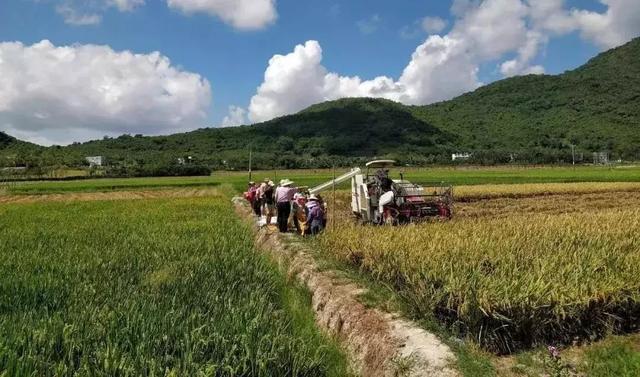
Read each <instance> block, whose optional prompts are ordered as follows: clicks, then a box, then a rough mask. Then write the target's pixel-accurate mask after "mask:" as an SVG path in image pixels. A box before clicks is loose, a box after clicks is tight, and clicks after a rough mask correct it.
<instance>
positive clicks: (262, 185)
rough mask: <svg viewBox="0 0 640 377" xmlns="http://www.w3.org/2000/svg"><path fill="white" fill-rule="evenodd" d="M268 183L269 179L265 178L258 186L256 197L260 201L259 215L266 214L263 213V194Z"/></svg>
mask: <svg viewBox="0 0 640 377" xmlns="http://www.w3.org/2000/svg"><path fill="white" fill-rule="evenodd" d="M269 181H270V179H269V178H265V179H264V180H263V181H262V183H260V186H258V191H257V195H258V200H259V201H260V203H259V206H260V213H261V214H266V213H265V201H264V192H265V191H266V190H267V188H268V187H269Z"/></svg>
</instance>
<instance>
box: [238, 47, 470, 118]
mask: <svg viewBox="0 0 640 377" xmlns="http://www.w3.org/2000/svg"><path fill="white" fill-rule="evenodd" d="M461 54H462V55H464V49H463V48H462V45H461V44H460V43H459V42H458V41H455V40H453V39H450V38H448V37H444V38H443V37H439V36H432V37H430V38H429V39H428V40H427V41H426V42H425V43H424V44H422V45H420V46H419V47H418V48H417V49H416V51H415V52H414V53H413V56H412V59H411V62H410V63H409V65H408V66H407V67H406V68H405V70H404V72H403V74H402V76H401V77H400V79H399V80H398V81H394V80H393V79H392V78H390V77H386V76H379V77H376V78H374V79H372V80H362V79H361V78H360V77H357V76H353V77H349V76H340V75H339V74H337V73H333V72H329V71H328V70H327V69H326V68H325V67H324V66H323V65H322V64H321V62H322V48H321V47H320V44H319V43H318V42H317V41H307V42H306V43H305V44H304V45H298V46H296V47H295V49H294V51H293V52H291V53H289V54H287V55H275V56H274V57H273V58H271V60H270V61H269V66H268V67H267V70H266V71H265V79H264V82H263V83H262V84H261V85H260V87H259V88H258V90H257V93H256V95H254V96H253V98H251V104H250V105H249V119H250V120H251V121H253V122H260V121H265V120H268V119H272V118H274V117H276V116H279V115H284V114H289V113H292V112H295V111H298V110H301V109H303V108H305V107H307V106H309V105H312V104H314V103H317V102H321V101H326V100H332V99H337V98H342V97H382V98H388V99H392V100H395V101H402V102H405V103H416V104H417V103H424V102H434V101H439V100H443V99H446V98H450V96H452V95H455V94H459V93H460V92H461V91H466V90H470V89H474V88H476V87H477V86H478V85H479V82H478V81H477V68H476V67H475V66H473V65H472V64H470V61H468V60H467V59H464V58H459V55H461Z"/></svg>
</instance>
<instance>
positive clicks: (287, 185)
mask: <svg viewBox="0 0 640 377" xmlns="http://www.w3.org/2000/svg"><path fill="white" fill-rule="evenodd" d="M292 186H293V182H292V181H290V180H288V179H283V180H282V181H280V186H279V187H278V188H277V189H276V193H275V199H276V208H277V210H278V229H279V230H280V232H281V233H286V232H287V231H288V230H289V215H290V214H291V201H292V200H293V196H294V195H295V194H296V192H298V189H297V188H296V187H292Z"/></svg>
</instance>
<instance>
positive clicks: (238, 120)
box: [220, 105, 247, 127]
mask: <svg viewBox="0 0 640 377" xmlns="http://www.w3.org/2000/svg"><path fill="white" fill-rule="evenodd" d="M246 123H247V110H245V109H243V108H242V107H239V106H234V105H231V106H229V114H228V115H227V116H225V117H224V119H223V120H222V124H220V127H235V126H241V125H243V124H246Z"/></svg>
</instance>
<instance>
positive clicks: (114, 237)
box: [0, 194, 346, 376]
mask: <svg viewBox="0 0 640 377" xmlns="http://www.w3.org/2000/svg"><path fill="white" fill-rule="evenodd" d="M0 238H1V239H2V240H3V242H2V243H0V258H2V261H3V263H2V264H0V375H3V376H4V375H6V376H33V375H37V376H88V375H91V376H158V375H166V376H170V375H192V376H205V375H216V376H232V375H236V376H237V375H247V376H249V375H251V376H322V375H325V376H343V375H345V374H346V367H345V360H344V356H343V354H342V353H341V351H340V350H339V349H338V347H337V346H336V345H335V344H333V343H332V342H331V341H329V340H327V339H326V338H325V337H324V336H323V335H321V334H320V333H319V332H318V331H317V329H316V328H315V327H314V323H313V315H312V313H311V312H310V311H308V310H307V309H306V308H308V307H309V297H308V296H306V295H305V294H304V293H303V292H302V291H301V290H300V289H299V288H291V287H290V286H288V285H287V281H286V278H285V277H283V276H282V275H280V274H279V272H278V270H277V268H276V266H274V265H272V264H271V263H270V262H268V261H267V260H266V259H265V257H263V256H262V255H260V254H259V253H257V252H256V251H255V250H254V248H253V238H252V235H251V233H250V231H249V229H248V228H247V225H246V224H244V223H243V222H241V221H240V220H239V219H237V218H236V217H235V215H234V212H233V210H232V208H231V205H230V203H229V200H228V198H227V197H226V196H224V195H222V194H218V195H214V196H211V197H207V198H188V199H154V200H135V201H134V200H132V201H96V202H76V203H68V202H67V203H38V204H20V205H17V204H11V205H6V206H2V207H0Z"/></svg>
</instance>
